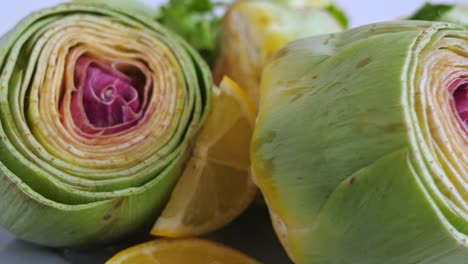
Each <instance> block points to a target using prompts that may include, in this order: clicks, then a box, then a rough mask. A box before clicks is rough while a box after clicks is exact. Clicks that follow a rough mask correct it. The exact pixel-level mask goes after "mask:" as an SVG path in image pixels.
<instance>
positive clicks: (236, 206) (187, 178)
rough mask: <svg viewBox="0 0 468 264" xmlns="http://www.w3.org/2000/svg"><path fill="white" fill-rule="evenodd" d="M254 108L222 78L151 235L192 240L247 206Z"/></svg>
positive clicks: (250, 187) (250, 192)
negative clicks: (188, 157)
mask: <svg viewBox="0 0 468 264" xmlns="http://www.w3.org/2000/svg"><path fill="white" fill-rule="evenodd" d="M254 122H255V110H254V107H253V105H252V103H251V102H250V101H249V98H248V97H247V95H246V94H245V92H244V91H243V90H242V89H241V88H240V87H239V86H238V85H237V84H236V83H235V82H234V81H232V80H231V79H229V78H227V77H225V78H224V79H223V81H222V82H221V84H220V86H219V89H218V88H215V92H214V96H213V105H212V110H211V112H210V114H209V115H208V117H207V120H206V121H205V124H204V127H203V128H202V130H201V132H200V134H199V137H198V139H197V142H196V144H195V147H194V150H193V154H192V157H191V158H190V160H189V161H188V163H187V166H186V168H185V171H184V173H183V174H182V176H181V178H180V180H179V182H178V183H177V185H176V187H175V189H174V191H173V192H172V194H171V197H170V199H169V202H168V203H167V205H166V207H165V208H164V211H163V212H162V214H161V216H160V217H159V218H158V219H157V221H156V223H155V224H154V226H153V228H152V230H151V234H153V235H156V236H164V237H172V238H179V237H189V236H197V235H202V234H206V233H209V232H212V231H214V230H217V229H219V228H221V227H223V226H225V225H226V224H228V223H230V222H231V221H232V220H233V219H235V218H236V217H237V216H239V215H240V214H241V213H242V212H243V211H244V210H245V209H246V208H247V207H248V206H249V204H250V203H251V202H252V200H253V198H254V197H255V194H256V190H257V189H256V187H255V185H254V183H253V182H252V180H251V177H250V156H249V147H250V140H251V137H252V133H253V126H254Z"/></svg>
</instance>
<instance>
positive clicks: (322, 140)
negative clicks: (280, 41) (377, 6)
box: [251, 21, 468, 264]
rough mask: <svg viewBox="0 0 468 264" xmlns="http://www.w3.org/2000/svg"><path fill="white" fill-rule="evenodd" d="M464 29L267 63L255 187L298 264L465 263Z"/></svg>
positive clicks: (299, 52) (372, 34)
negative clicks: (258, 188) (261, 195)
mask: <svg viewBox="0 0 468 264" xmlns="http://www.w3.org/2000/svg"><path fill="white" fill-rule="evenodd" d="M467 57H468V32H467V31H464V30H463V29H462V28H461V27H459V26H457V25H453V24H447V23H434V22H423V21H399V22H389V23H381V24H372V25H367V26H363V27H359V28H356V29H352V30H349V31H346V32H343V33H336V34H331V35H324V36H318V37H311V38H307V39H304V40H300V41H297V42H295V43H293V44H290V45H288V46H286V47H285V48H284V49H282V50H280V51H279V52H278V53H276V54H275V56H274V57H273V58H272V60H271V62H270V63H269V64H268V66H267V67H266V69H265V71H264V74H263V77H262V84H261V89H262V90H261V92H262V94H261V108H260V113H259V116H258V121H257V126H256V128H255V133H254V138H253V143H252V153H251V154H252V163H253V165H252V166H253V174H254V179H255V181H256V182H257V184H258V186H259V187H260V189H261V191H262V192H263V194H264V196H265V199H266V202H267V204H268V206H269V209H270V211H271V216H272V220H273V223H274V226H275V229H276V231H277V234H278V236H279V238H280V239H281V241H282V243H283V245H284V246H285V247H286V249H287V251H288V253H289V255H290V256H291V258H292V259H293V260H294V261H295V262H296V263H330V264H331V263H336V264H338V263H339V264H343V263H360V264H365V263H369V264H371V263H438V264H441V263H447V264H454V263H466V260H467V259H468V236H467V234H468V208H467V203H466V201H467V197H468V191H467V187H466V186H467V181H468V178H467V177H466V175H468V174H467V173H468V155H467V145H468V126H467V123H468V115H467V113H468V99H467V98H468V70H467V69H468V59H467Z"/></svg>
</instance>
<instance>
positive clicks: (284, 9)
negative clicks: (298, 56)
mask: <svg viewBox="0 0 468 264" xmlns="http://www.w3.org/2000/svg"><path fill="white" fill-rule="evenodd" d="M281 2H282V3H283V4H279V3H272V2H270V1H239V2H236V3H234V4H233V5H232V6H230V8H229V9H228V11H227V12H226V15H225V16H224V18H223V23H222V30H221V34H220V49H221V53H220V55H219V58H218V60H217V62H216V66H215V68H214V70H213V72H214V73H213V74H214V78H215V81H217V82H220V81H221V79H222V78H223V76H224V75H227V76H229V77H231V78H232V79H233V80H234V81H236V82H237V83H238V84H239V85H240V86H241V87H242V88H243V89H245V90H246V92H247V95H249V97H250V99H251V100H252V102H254V103H255V106H257V104H258V102H259V94H260V88H259V86H260V76H261V73H262V70H263V67H264V66H265V65H266V63H267V62H268V60H269V59H270V57H271V56H272V55H273V54H274V53H275V52H276V51H278V50H279V49H280V48H282V47H283V46H285V45H286V44H288V43H290V42H292V41H295V40H298V39H300V38H304V37H308V36H313V35H319V34H326V33H333V32H338V31H342V30H343V29H344V26H343V25H342V24H341V23H340V21H339V20H338V19H337V18H336V17H335V16H334V15H333V14H332V13H331V12H329V11H327V10H326V9H322V8H297V9H296V8H293V7H290V6H287V5H294V3H293V2H302V1H281ZM306 2H309V1H306ZM319 2H320V1H316V0H313V1H310V3H309V4H312V3H316V4H318V3H319ZM296 4H298V3H296ZM302 4H303V5H306V3H302Z"/></svg>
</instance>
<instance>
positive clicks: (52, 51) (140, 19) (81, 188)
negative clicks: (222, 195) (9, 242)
mask: <svg viewBox="0 0 468 264" xmlns="http://www.w3.org/2000/svg"><path fill="white" fill-rule="evenodd" d="M120 2H121V4H118V5H115V6H112V5H110V4H109V5H105V4H103V2H101V4H94V3H93V1H82V2H74V3H66V4H60V5H58V6H55V7H52V8H48V9H44V10H42V11H39V12H36V13H33V14H31V15H30V16H28V17H27V18H25V19H24V20H23V21H21V22H20V23H19V24H18V25H17V26H16V27H15V28H14V29H13V30H11V31H10V32H9V33H8V34H7V35H5V36H4V37H3V38H2V39H1V40H0V63H1V69H0V87H1V88H0V138H1V141H0V193H1V198H0V212H1V213H0V224H1V225H2V226H4V227H5V228H6V229H7V230H9V231H11V232H12V233H14V234H15V235H16V236H18V237H20V238H22V239H25V240H28V241H32V242H35V243H38V244H42V245H48V246H83V245H86V246H89V245H91V244H98V243H105V242H108V241H111V240H115V239H117V238H121V237H123V236H125V235H128V234H130V233H131V232H133V231H135V230H138V229H141V228H142V227H145V226H147V225H150V224H152V223H153V222H154V220H155V219H156V217H157V215H158V214H159V213H160V210H161V209H162V207H163V206H164V203H165V201H166V200H167V199H168V196H169V195H170V193H171V191H172V189H173V187H174V185H175V183H176V182H177V180H178V178H179V176H180V175H181V171H182V169H183V165H184V163H185V161H186V159H187V157H188V154H189V152H190V150H191V145H192V141H193V139H194V136H195V134H196V133H197V131H198V129H199V127H200V126H201V124H202V122H203V120H204V116H205V114H206V113H207V111H208V110H209V107H210V98H211V89H212V82H211V77H210V73H209V69H208V67H207V66H206V64H205V63H204V62H203V60H202V59H201V58H200V57H199V55H197V53H196V52H194V51H193V50H192V48H190V47H189V45H188V44H187V43H186V42H184V41H183V40H181V39H180V38H179V37H178V36H176V35H174V34H173V33H171V32H169V31H167V30H165V29H164V28H162V27H161V26H160V25H159V24H157V23H156V22H154V21H153V20H152V19H150V18H149V17H147V16H146V15H141V13H139V12H134V11H135V10H136V9H134V8H132V7H131V5H129V3H128V2H127V3H124V2H123V1H120ZM124 7H129V8H124ZM140 9H141V8H140Z"/></svg>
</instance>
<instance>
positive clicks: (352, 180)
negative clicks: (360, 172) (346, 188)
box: [349, 176, 356, 186]
mask: <svg viewBox="0 0 468 264" xmlns="http://www.w3.org/2000/svg"><path fill="white" fill-rule="evenodd" d="M355 182H356V176H353V177H351V179H349V185H350V186H352V185H353V184H354V183H355Z"/></svg>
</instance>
